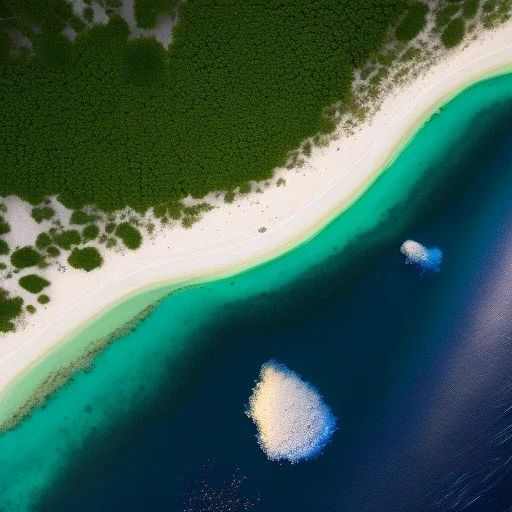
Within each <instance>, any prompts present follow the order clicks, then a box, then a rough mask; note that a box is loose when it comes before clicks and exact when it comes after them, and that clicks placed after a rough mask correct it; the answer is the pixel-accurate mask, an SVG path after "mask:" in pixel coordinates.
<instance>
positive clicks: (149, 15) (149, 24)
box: [135, 0, 179, 28]
mask: <svg viewBox="0 0 512 512" xmlns="http://www.w3.org/2000/svg"><path fill="white" fill-rule="evenodd" d="M178 4H179V1H178V0H135V21H136V22H137V26H138V27H140V28H153V27H154V26H155V25H156V22H157V19H158V15H159V14H167V15H169V16H172V15H173V14H174V13H175V11H176V8H177V7H178Z"/></svg>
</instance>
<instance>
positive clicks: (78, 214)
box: [70, 210, 98, 225]
mask: <svg viewBox="0 0 512 512" xmlns="http://www.w3.org/2000/svg"><path fill="white" fill-rule="evenodd" d="M96 220H98V216H97V215H91V214H89V213H86V212H84V211H82V210H76V211H75V212H73V213H72V214H71V219H70V223H71V224H79V225H81V224H89V223H90V222H94V221H96Z"/></svg>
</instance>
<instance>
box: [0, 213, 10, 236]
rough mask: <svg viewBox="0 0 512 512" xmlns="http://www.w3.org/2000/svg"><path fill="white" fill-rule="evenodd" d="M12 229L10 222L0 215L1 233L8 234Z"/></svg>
mask: <svg viewBox="0 0 512 512" xmlns="http://www.w3.org/2000/svg"><path fill="white" fill-rule="evenodd" d="M10 231H11V226H10V225H9V223H8V222H7V221H6V220H5V219H4V218H3V217H0V235H6V234H7V233H9V232H10Z"/></svg>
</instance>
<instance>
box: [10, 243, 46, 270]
mask: <svg viewBox="0 0 512 512" xmlns="http://www.w3.org/2000/svg"><path fill="white" fill-rule="evenodd" d="M42 261H43V257H42V256H41V254H39V253H38V252H37V251H36V250H35V249H34V248H33V247H30V246H26V247H22V248H21V249H16V250H15V251H14V252H13V253H12V254H11V263H12V264H13V266H15V267H16V268H19V269H22V268H28V267H35V266H36V265H39V264H40V263H42Z"/></svg>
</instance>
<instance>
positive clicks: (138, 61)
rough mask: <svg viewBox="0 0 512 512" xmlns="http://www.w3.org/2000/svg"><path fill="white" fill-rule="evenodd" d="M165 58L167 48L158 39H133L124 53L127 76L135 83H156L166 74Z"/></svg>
mask: <svg viewBox="0 0 512 512" xmlns="http://www.w3.org/2000/svg"><path fill="white" fill-rule="evenodd" d="M165 59H166V54H165V50H164V48H163V46H162V45H161V44H160V43H159V42H158V41H157V40H156V39H148V38H138V39H132V40H131V41H129V42H128V43H127V44H126V49H125V55H124V64H125V71H126V76H127V78H128V80H129V81H130V82H131V83H132V84H134V85H151V84H155V83H157V82H159V81H160V80H162V78H163V76H164V70H165Z"/></svg>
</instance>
